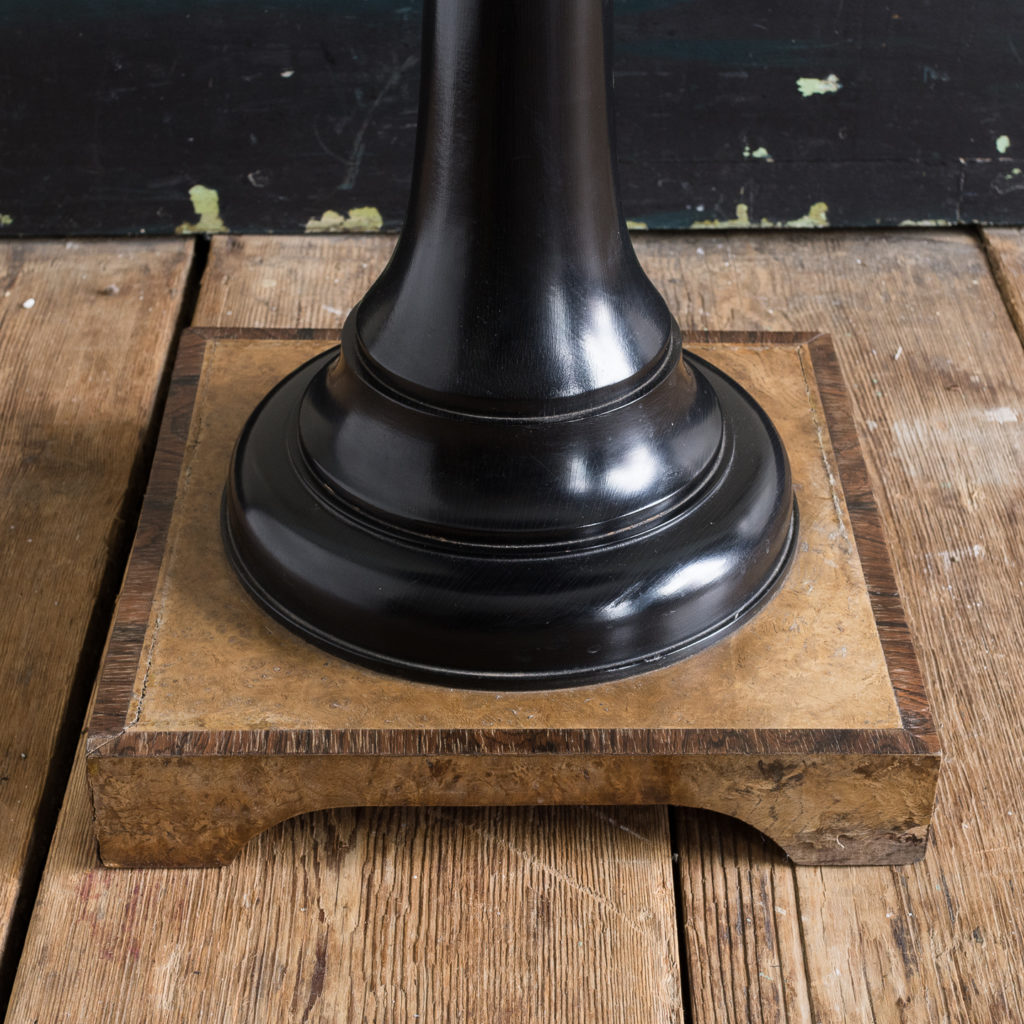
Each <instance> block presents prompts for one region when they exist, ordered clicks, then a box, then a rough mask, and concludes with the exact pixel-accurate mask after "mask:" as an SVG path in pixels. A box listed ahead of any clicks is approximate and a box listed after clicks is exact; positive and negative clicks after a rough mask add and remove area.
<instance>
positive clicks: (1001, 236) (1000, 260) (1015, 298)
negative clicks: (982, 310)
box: [981, 228, 1024, 340]
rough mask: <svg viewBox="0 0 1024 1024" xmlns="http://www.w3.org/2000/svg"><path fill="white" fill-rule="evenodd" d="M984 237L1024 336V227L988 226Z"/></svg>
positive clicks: (1019, 329) (1004, 299)
mask: <svg viewBox="0 0 1024 1024" xmlns="http://www.w3.org/2000/svg"><path fill="white" fill-rule="evenodd" d="M981 237H982V240H983V242H984V244H985V250H986V252H987V253H988V259H989V264H990V265H991V267H992V273H993V275H994V276H995V279H996V283H997V284H998V285H999V290H1000V291H1001V292H1002V293H1003V301H1004V302H1005V303H1006V308H1007V309H1008V310H1009V312H1010V316H1011V317H1012V318H1013V323H1014V326H1015V327H1016V328H1017V334H1018V335H1019V337H1020V338H1021V339H1022V340H1024V228H985V229H983V230H982V232H981Z"/></svg>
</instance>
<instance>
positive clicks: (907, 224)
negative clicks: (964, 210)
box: [900, 218, 953, 228]
mask: <svg viewBox="0 0 1024 1024" xmlns="http://www.w3.org/2000/svg"><path fill="white" fill-rule="evenodd" d="M952 226H953V222H952V221H949V220H943V219H941V218H938V219H936V220H901V221H900V227H901V228H949V227H952Z"/></svg>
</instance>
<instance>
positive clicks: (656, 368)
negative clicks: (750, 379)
mask: <svg viewBox="0 0 1024 1024" xmlns="http://www.w3.org/2000/svg"><path fill="white" fill-rule="evenodd" d="M610 38H611V11H610V4H608V3H602V2H601V0H545V2H543V3H540V2H536V0H444V2H443V3H441V2H437V0H429V2H428V3H426V5H425V10H424V36H423V63H422V80H421V86H420V88H421V96H420V121H419V128H418V135H417V146H416V157H415V166H414V174H413V185H412V196H411V200H410V206H409V210H408V214H407V218H406V224H405V229H404V231H403V233H402V236H401V238H400V240H399V242H398V245H397V247H396V249H395V252H394V255H393V257H392V259H391V261H390V263H389V264H388V266H387V268H386V269H385V270H384V272H383V273H382V275H381V276H380V278H379V279H378V280H377V282H376V283H375V284H374V285H373V286H372V287H371V288H370V290H369V291H368V292H367V294H366V295H365V296H364V298H363V299H362V301H361V302H360V303H359V304H358V305H357V306H356V307H355V309H354V310H353V311H352V313H351V315H350V316H349V317H348V320H347V322H346V323H345V326H344V329H343V340H342V343H341V346H340V351H339V350H337V349H335V350H332V351H330V352H326V353H324V354H323V355H321V356H319V357H317V358H316V359H313V360H312V361H310V362H308V363H306V364H305V365H304V366H302V367H300V368H299V369H298V370H297V371H296V372H295V373H293V374H291V375H290V376H288V377H286V378H285V379H284V380H283V381H282V382H281V383H280V384H279V385H278V386H277V387H276V388H275V389H274V390H273V391H271V393H270V394H269V395H267V397H266V398H265V399H264V400H263V401H262V402H261V403H260V405H259V406H258V407H257V408H256V410H255V411H254V413H253V414H252V416H251V418H250V419H249V422H248V423H247V424H246V426H245V428H244V430H243V432H242V434H241V436H240V438H239V441H238V444H237V447H236V450H235V454H234V457H233V462H232V466H231V470H230V476H229V481H228V486H227V488H226V492H225V498H224V506H223V514H224V535H225V540H226V545H227V550H228V553H229V556H230V559H231V561H232V564H233V565H234V567H235V569H236V571H237V572H238V575H239V577H240V578H241V580H242V581H243V583H244V584H245V586H246V587H247V588H248V589H249V591H250V592H251V593H252V594H253V596H254V597H255V598H256V599H257V600H258V601H259V602H260V603H261V604H262V605H263V606H264V607H265V608H266V609H267V610H268V611H269V612H270V613H271V614H273V615H274V616H276V617H277V618H278V619H280V620H281V621H282V622H284V623H285V624H286V625H288V626H289V627H291V628H292V629H294V630H295V631H296V632H298V633H300V634H302V635H303V636H305V637H306V638H308V639H309V640H311V641H313V642H314V643H316V644H319V645H321V646H323V647H325V648H327V649H329V650H332V651H334V652H336V653H338V654H340V655H342V656H343V657H345V658H348V659H351V660H354V661H357V662H360V663H363V664H367V665H370V666H372V667H375V668H378V669H382V670H384V671H387V672H391V673H394V674H397V675H401V676H405V677H408V678H413V679H422V680H429V681H437V682H443V683H445V684H447V685H454V686H468V687H474V688H494V689H535V688H542V687H554V686H569V685H578V684H581V683H587V682H597V681H600V680H604V679H610V678H615V677H618V676H623V675H628V674H631V673H636V672H642V671H646V670H647V669H650V668H654V667H656V666H657V665H659V664H662V663H665V662H668V661H672V660H675V659H678V658H681V657H683V656H685V655H687V654H690V653H692V652H694V651H696V650H698V649H700V648H701V647H703V646H705V645H707V644H709V643H711V642H713V641H714V640H715V639H717V638H718V637H720V636H721V635H723V634H724V633H726V632H727V631H729V630H731V629H733V628H735V627H736V626H738V625H739V624H740V623H742V622H743V621H744V620H745V619H746V618H748V617H749V616H750V615H752V614H753V613H754V612H755V611H756V610H757V609H758V608H759V607H760V606H761V604H762V603H763V602H764V601H765V600H766V599H767V598H768V597H769V596H770V595H771V593H772V592H773V590H774V589H775V588H776V586H777V585H778V584H779V583H780V581H781V578H782V577H783V575H784V574H785V570H786V567H787V565H788V563H789V560H790V558H791V555H792V552H793V549H794V542H795V535H796V509H795V504H794V500H793V491H792V484H791V480H790V470H789V464H788V461H787V458H786V453H785V451H784V449H783V446H782V444H781V442H780V440H779V437H778V435H777V434H776V432H775V429H774V428H773V426H772V424H771V423H770V422H769V420H768V419H767V417H766V416H765V415H764V413H763V412H762V411H761V409H760V408H759V407H758V405H757V404H756V403H755V402H754V401H753V400H752V399H751V397H750V396H749V395H748V394H747V393H746V392H745V391H743V389H742V388H740V387H739V386H738V385H737V384H736V383H734V382H733V381H732V380H731V379H729V378H728V377H726V376H725V375H724V374H722V373H719V372H718V371H716V370H715V369H714V368H713V367H712V366H710V365H709V364H707V363H706V362H703V361H701V360H700V359H698V358H696V357H693V356H690V355H687V354H686V353H684V352H683V351H682V349H681V345H680V336H679V329H678V327H677V325H676V324H675V322H674V320H673V318H672V316H671V314H670V313H669V311H668V308H667V307H666V305H665V302H664V301H663V300H662V298H661V296H660V295H659V294H658V292H657V291H656V289H655V288H654V286H653V285H652V284H651V282H650V281H649V280H648V278H647V277H646V275H645V274H644V272H643V271H642V269H641V268H640V265H639V263H638V262H637V259H636V256H635V254H634V252H633V248H632V245H631V243H630V240H629V234H628V232H627V230H626V226H625V223H624V221H623V218H622V214H621V212H620V209H619V201H618V188H617V182H616V172H615V166H614V157H613V146H612V124H611V104H610V95H611V79H610V61H609V48H610Z"/></svg>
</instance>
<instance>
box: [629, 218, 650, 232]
mask: <svg viewBox="0 0 1024 1024" xmlns="http://www.w3.org/2000/svg"><path fill="white" fill-rule="evenodd" d="M626 227H627V228H629V230H630V231H646V230H647V221H645V220H627V221H626Z"/></svg>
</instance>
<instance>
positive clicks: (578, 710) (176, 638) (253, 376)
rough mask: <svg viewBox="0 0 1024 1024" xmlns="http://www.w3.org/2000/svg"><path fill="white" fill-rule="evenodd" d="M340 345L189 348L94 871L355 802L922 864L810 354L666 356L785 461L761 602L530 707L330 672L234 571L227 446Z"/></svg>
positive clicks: (884, 612) (868, 534) (866, 529)
mask: <svg viewBox="0 0 1024 1024" xmlns="http://www.w3.org/2000/svg"><path fill="white" fill-rule="evenodd" d="M337 340H338V335H337V334H332V333H328V332H314V331H302V332H281V331H262V332H256V331H250V332H234V333H232V332H230V331H224V330H220V331H216V330H206V331H192V332H188V333H187V334H186V336H185V338H184V339H183V343H182V345H181V349H180V352H179V356H178V361H177V365H176V369H175V374H174V378H173V381H172V387H171V393H170V396H169V400H168V406H167V412H166V415H165V418H164V424H163V429H162V433H161V437H160V441H159V446H158V451H157V455H156V461H155V465H154V470H153V475H152V479H151V482H150V487H149V491H148V493H147V496H146V501H145V505H144V509H143V514H142V519H141V523H140V528H139V533H138V537H137V540H136V544H135V549H134V551H133V553H132V558H131V563H130V565H129V569H128V574H127V577H126V580H125V586H124V590H123V592H122V596H121V600H120V602H119V604H118V610H117V615H116V618H115V623H114V627H113V633H112V635H111V638H110V643H109V648H108V652H107V657H106V661H105V665H104V668H103V671H102V675H101V679H100V683H99V691H98V695H97V701H96V706H95V711H94V714H93V719H92V723H91V726H90V733H89V738H88V761H87V763H88V773H89V780H90V784H91V788H92V794H93V802H94V808H95V823H96V830H97V835H98V837H99V842H100V852H101V856H102V858H103V861H104V863H106V864H108V865H112V866H113V865H117V866H125V865H175V866H184V865H216V864H222V863H225V862H226V861H228V860H230V859H231V858H232V857H233V856H234V855H235V854H236V853H237V852H238V850H239V849H240V847H241V846H242V845H243V844H244V843H245V842H246V841H247V840H248V839H249V838H250V837H252V836H253V835H255V834H256V833H258V832H260V831H261V830H263V829H266V828H268V827H270V826H272V825H273V824H274V823H275V822H278V821H281V820H283V819H285V818H288V817H291V816H293V815H296V814H300V813H303V812H305V811H310V810H314V809H317V808H327V807H336V806H346V805H347V806H353V805H371V804H376V805H414V804H420V805H489V804H555V803H589V804H603V803H608V804H621V803H670V804H681V805H688V806H694V807H704V808H709V809H712V810H716V811H720V812H724V813H726V814H730V815H733V816H735V817H738V818H741V819H743V820H744V821H747V822H749V823H750V824H752V825H754V826H755V827H757V828H759V829H760V830H761V831H762V832H764V833H765V834H766V835H768V836H770V837H771V838H772V839H774V840H775V841H776V842H777V843H778V844H779V845H780V846H781V847H782V848H783V849H784V850H785V851H786V852H787V853H788V854H789V855H790V857H791V858H792V859H793V860H794V861H796V862H797V863H802V864H898V863H906V862H910V861H913V860H916V859H918V858H919V857H921V856H922V855H923V853H924V848H925V841H926V836H927V831H928V823H929V821H930V816H931V808H932V801H933V797H934V791H935V783H936V778H937V773H938V764H939V753H938V744H937V741H936V737H935V733H934V730H933V728H932V725H931V720H930V716H929V712H928V708H927V703H926V701H925V696H924V692H923V687H922V683H921V678H920V674H919V671H918V667H917V662H916V659H915V655H914V650H913V646H912V644H911V641H910V637H909V634H908V631H907V627H906V623H905V620H904V617H903V613H902V610H901V607H900V601H899V596H898V593H897V591H896V585H895V581H894V579H893V575H892V570H891V568H890V563H889V558H888V554H887V549H886V545H885V541H884V538H883V535H882V530H881V526H880V522H879V519H878V514H877V511H876V509H875V504H874V501H873V498H872V495H871V488H870V484H869V480H868V476H867V474H866V472H865V468H864V465H863V463H862V460H861V456H860V451H859V447H858V443H857V437H856V433H855V430H854V427H853V425H852V422H851V419H850V411H849V404H848V400H847V397H846V395H845V393H844V390H843V384H842V380H841V376H840V373H839V370H838V366H837V364H836V361H835V356H834V353H833V349H832V346H831V344H830V342H829V341H828V340H827V339H826V338H823V337H820V336H817V337H815V336H799V335H779V334H762V335H753V336H739V335H700V336H693V337H689V338H685V339H684V342H685V344H686V347H687V349H688V350H689V351H691V352H693V353H694V354H695V355H696V356H698V357H702V358H705V359H707V360H708V361H709V362H711V363H713V364H714V365H715V366H718V367H720V368H721V369H722V370H723V371H724V372H725V373H727V374H729V375H730V376H731V377H732V378H733V379H734V380H735V381H737V382H738V383H739V384H740V385H742V386H743V387H744V388H746V389H747V390H748V391H749V392H750V393H751V394H752V396H753V397H754V398H755V399H756V400H757V401H758V402H759V403H760V404H761V405H762V407H763V408H764V409H765V411H766V412H767V413H768V415H769V416H770V417H771V419H772V421H773V422H774V424H775V426H776V427H777V429H778V431H779V434H780V436H781V438H782V440H783V442H784V443H785V445H786V448H787V450H788V452H789V458H790V462H791V464H792V467H793V479H794V487H795V491H796V497H797V501H798V502H799V506H800V510H801V532H800V542H799V544H798V550H797V551H796V553H795V555H794V560H793V564H792V567H791V569H790V571H789V573H788V575H787V576H786V579H785V580H784V582H783V583H782V585H781V587H780V588H779V590H778V592H777V594H776V595H775V597H774V598H773V599H772V600H771V601H770V602H769V603H768V604H767V605H766V606H765V607H764V608H763V610H762V611H760V613H759V614H757V615H756V616H755V617H753V618H752V619H750V620H749V621H748V622H747V623H746V624H745V625H743V626H741V627H740V628H739V629H737V630H735V631H734V632H732V633H731V634H730V635H728V636H726V637H724V638H723V639H721V640H719V642H718V643H716V644H714V645H713V646H711V647H708V648H706V649H704V650H702V651H700V652H699V653H696V654H694V655H692V656H691V657H689V658H687V659H685V660H683V661H680V662H678V663H676V664H672V665H668V666H666V667H662V668H659V669H657V670H656V671H653V672H647V673H643V674H639V675H634V676H630V677H626V678H621V679H617V680H613V681H608V682H603V683H599V684H597V685H589V686H583V687H576V688H568V689H549V690H538V691H527V692H501V691H499V692H494V691H486V690H475V689H467V688H463V687H459V688H455V687H445V686H438V685H425V684H423V683H417V682H410V681H407V680H404V679H400V678H397V677H395V676H390V675H386V674H382V673H379V672H375V671H371V670H368V669H366V668H363V667H360V666H357V665H354V664H350V663H347V662H345V661H343V660H342V659H340V658H337V657H335V656H334V655H330V654H326V653H324V652H323V651H321V650H319V649H317V648H316V647H314V646H312V645H310V644H308V643H307V642H305V641H304V640H302V639H300V638H299V637H297V636H295V635H294V634H293V633H292V632H291V631H289V630H288V629H286V628H284V627H283V626H282V625H280V624H278V623H277V622H276V621H274V620H273V619H272V618H270V617H269V616H267V615H266V614H265V613H264V612H263V610H262V609H261V608H259V607H258V606H257V605H256V604H255V603H254V602H253V601H252V599H251V598H250V596H249V595H248V594H247V593H246V591H245V590H244V588H243V587H242V585H241V584H240V582H239V581H238V579H237V577H236V575H235V574H234V572H233V571H232V569H231V567H230V566H229V564H228V561H227V558H226V556H225V554H224V551H223V546H222V544H221V538H220V535H219V524H218V509H219V505H220V501H221V491H222V487H223V481H224V476H225V473H226V471H227V466H228V463H229V460H230V456H231V450H232V446H233V444H234V441H235V438H236V437H237V435H238V431H239V429H240V427H241V426H242V424H243V422H244V421H245V419H246V417H247V416H248V414H249V412H250V410H251V408H252V407H253V404H254V403H255V402H256V401H257V400H258V398H259V397H260V396H261V395H262V394H264V393H266V391H267V389H268V388H269V387H270V386H271V385H272V384H273V383H274V382H275V381H277V380H279V379H280V378H281V377H282V376H283V375H285V374H286V373H288V372H290V371H291V370H293V369H294V368H295V367H296V366H298V365H300V364H301V363H303V362H304V361H306V360H308V359H310V358H312V357H313V356H315V355H316V354H317V353H318V352H321V351H324V350H325V349H327V348H329V347H330V346H331V345H334V344H336V343H337Z"/></svg>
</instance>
